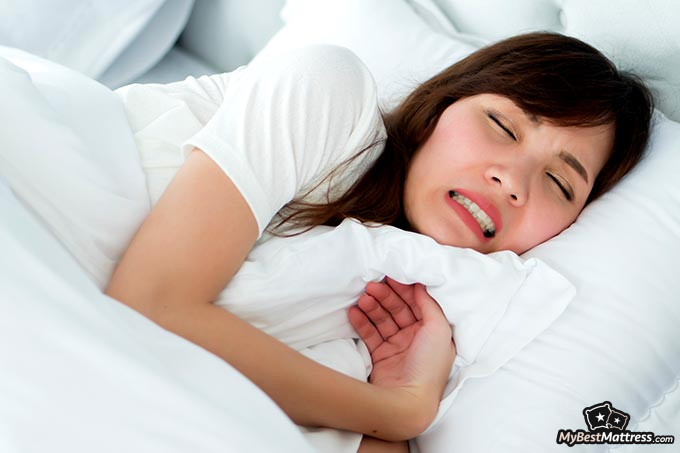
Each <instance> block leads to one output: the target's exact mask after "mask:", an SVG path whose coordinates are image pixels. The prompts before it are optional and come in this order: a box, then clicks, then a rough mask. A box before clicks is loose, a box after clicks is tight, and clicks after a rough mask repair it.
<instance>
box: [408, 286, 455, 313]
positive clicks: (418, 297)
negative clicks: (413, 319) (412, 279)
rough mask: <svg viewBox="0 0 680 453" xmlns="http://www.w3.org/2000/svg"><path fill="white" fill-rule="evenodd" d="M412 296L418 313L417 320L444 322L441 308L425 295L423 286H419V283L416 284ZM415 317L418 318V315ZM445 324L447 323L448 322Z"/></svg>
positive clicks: (425, 291) (430, 297)
mask: <svg viewBox="0 0 680 453" xmlns="http://www.w3.org/2000/svg"><path fill="white" fill-rule="evenodd" d="M414 296H415V297H414V299H415V302H416V305H417V308H418V312H419V314H420V317H419V318H418V319H422V320H424V321H432V320H446V317H445V316H444V312H443V311H442V309H441V307H440V306H439V304H438V303H437V301H436V300H434V299H433V298H432V296H430V295H429V294H428V293H427V290H426V289H425V286H423V285H421V284H420V283H416V285H415V288H414ZM416 316H418V314H416ZM446 322H447V323H448V321H446Z"/></svg>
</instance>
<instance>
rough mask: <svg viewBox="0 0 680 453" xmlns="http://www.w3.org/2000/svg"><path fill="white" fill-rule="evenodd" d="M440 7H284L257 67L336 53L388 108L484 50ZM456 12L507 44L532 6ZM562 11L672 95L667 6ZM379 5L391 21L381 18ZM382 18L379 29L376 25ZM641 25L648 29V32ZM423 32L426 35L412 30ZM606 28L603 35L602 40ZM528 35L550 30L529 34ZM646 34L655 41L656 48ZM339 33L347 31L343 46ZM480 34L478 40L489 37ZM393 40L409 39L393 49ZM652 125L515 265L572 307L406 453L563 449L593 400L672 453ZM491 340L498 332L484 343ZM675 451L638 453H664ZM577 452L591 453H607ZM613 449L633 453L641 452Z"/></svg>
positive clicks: (428, 3) (656, 144)
mask: <svg viewBox="0 0 680 453" xmlns="http://www.w3.org/2000/svg"><path fill="white" fill-rule="evenodd" d="M443 2H444V0H411V1H404V2H402V1H394V0H361V1H354V0H347V1H344V2H333V1H330V0H314V1H308V0H290V1H289V2H288V3H287V7H286V9H285V10H284V11H285V13H286V14H284V15H283V17H284V19H286V21H287V23H286V25H284V28H283V29H282V30H281V31H280V32H279V33H278V34H277V35H276V36H275V37H274V38H273V39H272V41H271V42H270V44H268V46H267V47H266V48H265V49H264V51H263V53H265V54H266V53H268V52H270V51H273V50H276V51H277V52H280V51H283V50H285V49H287V48H294V47H299V46H303V45H305V44H307V43H327V44H340V45H345V46H347V47H348V48H350V49H351V50H353V51H355V52H356V53H357V54H358V55H360V56H361V57H362V59H363V60H364V62H365V63H366V65H367V66H368V67H369V68H370V69H371V70H372V71H375V72H376V74H389V79H386V78H381V77H376V80H377V83H378V94H379V97H380V102H382V103H383V104H389V103H390V102H393V101H394V97H395V93H396V94H397V97H398V96H399V95H403V93H405V91H403V92H398V90H396V91H395V90H393V89H391V83H387V84H386V85H384V84H383V83H384V82H385V81H386V80H409V79H411V78H412V77H413V72H414V71H415V70H416V69H413V67H414V66H417V67H422V68H430V70H431V72H430V73H429V74H428V73H427V71H424V72H423V73H422V74H421V76H422V77H425V78H426V77H428V76H430V75H434V72H435V70H434V67H435V66H436V65H437V64H441V60H440V58H441V56H442V55H446V52H450V54H451V55H452V58H451V61H454V60H455V59H456V55H458V54H457V53H456V52H455V49H456V46H460V47H458V48H459V49H468V48H469V46H470V44H471V43H474V42H475V41H477V42H481V43H483V42H487V41H488V40H489V38H488V37H484V36H479V35H465V34H464V31H465V30H462V29H460V28H459V24H460V23H461V22H459V20H457V19H458V18H457V17H455V14H452V13H451V12H452V10H444V9H443V8H442V9H438V8H437V7H436V6H437V5H436V4H443ZM456 3H457V5H458V6H460V7H461V8H467V11H472V10H474V9H475V8H477V9H482V10H480V11H477V12H476V13H474V16H473V15H472V13H471V15H470V16H469V19H470V23H476V24H478V26H481V25H479V24H483V23H484V21H488V20H492V19H489V16H493V17H494V19H493V20H495V21H496V24H497V25H499V26H500V24H501V23H503V24H508V25H509V24H510V23H511V22H513V23H514V24H515V25H516V28H515V29H514V32H520V31H522V27H521V26H520V24H519V23H518V22H514V20H515V19H517V20H520V19H521V20H525V19H527V18H529V17H536V16H537V15H540V14H541V13H539V12H538V11H536V10H537V9H538V8H537V4H536V3H535V2H530V3H531V8H530V11H529V10H524V9H522V7H523V6H522V5H525V3H526V4H528V3H527V2H518V4H517V5H515V3H512V4H510V3H507V2H456ZM563 3H564V4H565V5H572V7H571V11H572V13H570V14H572V16H573V17H574V19H573V20H572V23H573V24H574V26H576V24H578V23H581V24H584V26H585V24H586V23H590V24H591V29H590V32H591V33H592V35H589V36H593V37H594V36H595V35H597V36H598V37H599V38H598V39H595V40H594V41H595V42H594V43H595V44H597V45H600V46H604V48H605V50H607V49H609V50H608V52H607V53H608V54H609V55H610V56H612V57H614V59H615V60H616V61H618V62H619V63H623V65H624V66H625V67H631V66H630V65H628V64H627V63H628V62H629V58H630V55H633V54H628V53H626V50H627V49H628V48H629V47H631V46H633V47H632V48H631V50H634V51H635V55H638V57H634V58H635V59H636V60H635V62H636V64H637V65H649V64H652V63H653V64H654V65H655V66H656V67H657V68H659V67H661V66H663V70H664V71H663V72H659V71H656V70H651V69H650V70H649V71H647V70H645V69H644V68H643V66H636V67H637V68H638V69H639V72H640V75H641V76H643V77H646V78H647V81H648V82H650V83H651V84H652V85H653V86H661V85H663V84H670V85H671V86H674V87H676V88H677V87H678V86H680V85H678V84H677V82H674V80H675V79H674V78H673V77H677V74H679V73H680V72H679V71H677V62H678V61H680V59H678V58H677V57H674V55H677V51H678V47H677V45H675V46H674V44H673V43H677V42H678V40H677V39H667V36H669V35H670V34H672V33H676V32H677V29H676V28H673V29H670V28H669V27H667V26H666V25H667V24H672V23H675V22H677V20H672V19H671V18H672V17H675V16H674V15H675V14H676V11H677V7H676V6H671V5H668V4H667V3H663V4H661V5H659V7H658V8H657V7H656V5H649V4H645V5H637V6H633V4H632V3H629V2H626V3H625V7H624V8H612V6H611V4H607V5H600V4H599V2H597V3H598V5H599V6H598V5H596V7H595V9H593V11H590V12H584V11H583V10H579V5H581V8H583V9H587V8H589V7H590V5H591V3H589V2H585V3H584V2H563ZM388 4H389V6H388ZM492 4H493V7H489V5H492ZM558 4H559V2H558ZM392 5H394V10H397V11H401V12H402V13H403V14H398V15H397V14H390V9H389V8H390V7H392ZM538 5H540V6H541V8H543V9H542V11H549V13H547V14H545V15H544V17H545V18H553V20H554V18H559V17H560V15H559V14H560V12H559V10H558V9H556V6H555V5H556V3H555V2H552V1H546V2H539V4H538ZM600 6H601V8H600ZM515 7H517V8H520V9H522V11H523V13H522V14H521V15H520V17H515V16H513V13H512V12H511V11H509V10H508V9H509V8H515ZM407 11H409V12H410V13H407ZM378 13H380V14H378ZM445 13H446V14H448V15H449V16H448V18H449V19H450V22H447V16H446V14H445ZM623 14H627V15H628V16H627V19H626V20H628V22H627V23H629V24H630V21H631V20H634V19H635V16H636V15H640V19H641V21H640V22H639V23H637V24H631V26H630V27H628V28H629V29H631V30H632V31H631V35H630V36H628V34H627V33H628V32H627V31H626V30H627V29H628V28H626V27H623V26H622V27H620V29H619V27H618V25H617V24H615V23H614V22H615V21H616V19H615V18H616V17H619V16H620V15H623ZM607 15H611V17H609V16H607ZM386 17H387V18H389V20H383V19H384V18H386ZM598 17H599V19H598ZM652 17H655V18H656V21H657V22H658V25H657V24H650V22H649V21H653V20H654V19H651V18H652ZM367 18H369V19H367ZM532 20H533V19H532ZM570 20H571V19H570ZM475 21H476V22H475ZM574 21H577V22H574ZM610 21H613V22H610ZM423 23H425V24H427V26H428V27H429V29H424V28H423ZM645 24H646V25H645ZM633 25H634V27H633ZM610 26H616V31H615V30H614V29H613V28H611V27H610ZM533 28H534V29H535V28H543V29H550V28H552V27H551V25H550V23H547V22H541V23H540V24H539V25H538V26H536V27H533ZM657 28H658V29H659V30H658V31H659V33H660V34H656V33H657ZM347 30H351V33H352V35H351V36H349V34H348V32H347ZM485 30H486V31H485V33H490V32H496V31H498V30H499V28H498V27H497V28H493V29H492V28H485ZM557 31H560V30H557ZM633 32H634V33H633ZM399 35H403V36H417V37H418V39H409V40H403V41H402V40H399ZM582 37H583V36H582ZM605 41H606V42H605ZM395 42H396V43H398V45H395ZM640 46H644V47H647V46H652V47H654V49H650V50H649V60H648V59H647V55H646V54H645V52H644V51H642V52H641V51H640V48H641V47H640ZM451 49H454V50H453V51H452V50H451ZM612 49H614V50H615V51H614V50H612ZM664 49H665V50H664ZM462 53H465V52H462ZM662 53H663V55H662ZM624 55H629V56H628V57H625V58H623V56H624ZM640 55H642V56H640ZM423 60H424V61H423ZM644 67H649V66H644ZM640 68H643V69H640ZM673 68H676V69H673ZM668 71H670V73H671V74H670V75H669V74H667V72H668ZM400 93H401V94H400ZM661 93H662V95H661V101H662V103H661V108H663V109H664V110H666V111H667V112H669V113H672V108H669V107H668V106H669V105H672V103H673V102H675V101H677V100H678V99H680V96H677V95H674V94H672V93H673V92H672V91H670V92H665V94H664V92H663V91H661ZM657 123H658V124H657V126H656V128H655V130H654V133H653V137H652V143H651V144H650V147H649V151H648V154H649V159H648V160H647V161H646V162H643V164H642V165H641V167H640V168H639V169H638V170H637V171H636V172H635V173H634V174H633V175H630V177H627V178H626V179H625V180H624V181H623V182H622V184H620V185H619V186H618V187H617V188H616V189H615V190H614V191H612V192H611V193H609V194H607V195H606V196H605V197H603V198H602V199H601V200H598V201H597V202H596V203H594V204H593V205H592V206H590V207H589V208H588V209H587V210H586V212H584V214H583V215H582V216H581V217H580V218H579V219H578V220H577V222H576V223H575V224H574V225H573V226H572V227H571V228H570V229H569V230H567V231H566V232H564V233H563V234H561V235H560V236H558V237H557V238H555V239H553V240H551V241H549V242H548V243H546V244H545V245H543V246H542V247H540V248H538V249H536V250H535V251H534V252H531V254H530V255H528V256H532V257H534V256H535V257H538V258H541V259H542V260H544V261H546V262H548V263H549V264H550V265H551V266H552V267H553V268H555V269H556V270H558V271H560V272H561V273H563V274H564V275H565V276H567V277H568V278H569V279H570V280H571V281H573V282H574V283H575V285H576V287H577V291H578V293H577V296H576V299H575V300H574V301H573V302H572V303H571V304H570V306H569V308H568V309H567V311H566V312H565V313H564V314H563V315H562V316H561V317H560V318H559V319H558V321H557V322H556V323H555V324H553V325H552V326H551V327H549V328H548V329H547V330H546V332H544V333H543V334H541V335H540V336H538V337H537V338H536V339H535V340H534V341H533V342H531V343H530V344H529V345H528V346H527V347H526V348H525V349H523V350H522V351H520V352H519V353H518V354H517V355H516V356H515V357H514V358H513V359H512V360H511V361H509V362H508V363H507V364H506V365H504V366H503V367H501V368H500V369H499V370H498V371H496V372H495V373H494V374H493V375H490V376H489V377H487V378H484V379H476V380H473V381H470V382H468V384H467V385H465V386H464V387H463V388H462V389H461V390H460V393H459V394H458V396H457V397H456V403H455V404H454V405H453V406H452V408H451V410H450V411H449V412H448V415H447V416H446V417H445V418H444V419H443V420H442V421H441V423H440V424H439V425H438V426H437V427H436V428H435V429H433V430H432V431H431V432H430V433H428V434H426V435H424V436H421V438H419V440H418V442H417V445H416V444H414V445H413V446H414V447H417V446H419V447H420V448H421V451H422V452H423V453H426V452H447V451H453V450H456V451H468V452H476V451H480V452H481V451H501V450H502V451H509V452H515V451H517V452H524V451H552V450H557V449H558V448H560V449H561V448H563V447H564V446H559V445H557V444H556V443H555V437H556V433H557V430H558V429H560V428H571V429H585V424H584V421H583V415H582V412H581V411H582V410H583V408H584V407H586V406H591V405H593V404H596V403H598V402H600V401H603V400H609V401H611V402H612V404H613V405H614V406H615V407H617V408H620V409H621V410H624V411H626V412H628V413H630V414H631V422H630V425H629V428H628V429H631V430H636V429H637V430H641V431H642V430H648V431H649V430H652V431H654V432H655V433H656V434H671V435H675V437H676V445H677V439H678V438H680V431H678V427H680V412H678V411H677V410H675V408H677V407H679V406H680V392H678V391H677V390H676V389H677V388H678V385H679V384H678V382H679V381H680V352H679V351H678V345H679V342H678V340H677V334H674V333H673V332H674V330H672V328H671V326H677V325H678V324H680V314H678V312H677V309H678V307H680V299H679V298H678V295H679V294H680V279H677V277H676V276H675V273H676V271H675V270H676V269H678V268H679V267H680V261H679V260H680V251H679V250H678V249H677V245H678V244H680V233H679V231H680V216H679V215H678V213H679V212H680V179H678V178H677V177H676V176H677V172H678V169H679V168H680V162H678V156H680V151H679V150H678V143H680V131H678V129H679V128H680V126H678V124H677V123H674V122H672V121H669V120H666V119H662V118H660V117H659V118H657ZM638 318H639V319H640V322H639V323H638V322H637V319H638ZM657 326H658V327H657ZM501 330H502V325H499V326H498V328H497V331H498V332H499V333H500V331H501ZM676 330H677V329H676ZM490 408H492V410H490ZM671 428H672V429H671ZM676 445H669V446H665V447H664V446H661V445H655V446H653V447H649V449H650V451H651V450H652V449H654V451H673V448H674V447H676ZM575 448H579V447H578V446H577V447H575ZM580 448H583V449H587V450H588V451H603V450H606V449H607V448H608V446H607V445H606V444H605V445H599V446H590V447H586V446H581V447H580ZM611 448H614V446H611ZM620 448H621V449H622V450H624V451H636V449H639V448H644V447H640V446H635V445H628V446H622V447H620Z"/></svg>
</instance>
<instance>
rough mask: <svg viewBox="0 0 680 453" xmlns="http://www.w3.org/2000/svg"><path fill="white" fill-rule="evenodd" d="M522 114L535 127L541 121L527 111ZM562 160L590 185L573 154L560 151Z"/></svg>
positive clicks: (585, 172)
mask: <svg viewBox="0 0 680 453" xmlns="http://www.w3.org/2000/svg"><path fill="white" fill-rule="evenodd" d="M522 112H523V113H524V114H525V115H526V117H527V118H529V121H531V122H532V123H533V124H534V125H536V124H539V123H540V122H541V121H540V120H539V119H538V117H537V116H536V115H534V114H533V113H529V112H527V111H526V110H522ZM559 157H560V159H562V160H563V161H564V162H565V163H566V164H567V165H569V166H570V167H571V168H573V169H574V171H575V172H576V173H578V174H579V175H580V176H581V178H583V180H584V181H585V182H586V183H588V172H587V171H586V169H585V167H584V166H583V165H581V162H579V160H578V159H577V158H576V156H574V155H573V154H571V153H569V152H567V151H564V150H562V151H560V154H559Z"/></svg>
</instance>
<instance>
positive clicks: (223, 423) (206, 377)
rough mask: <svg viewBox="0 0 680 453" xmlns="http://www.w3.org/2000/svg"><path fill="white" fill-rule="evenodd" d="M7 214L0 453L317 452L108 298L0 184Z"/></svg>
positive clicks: (201, 356)
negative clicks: (40, 452) (125, 452)
mask: <svg viewBox="0 0 680 453" xmlns="http://www.w3.org/2000/svg"><path fill="white" fill-rule="evenodd" d="M0 212H2V216H0V250H2V259H1V260H0V276H2V278H0V313H2V316H0V363H2V372H1V373H0V395H1V397H0V400H2V404H0V451H2V452H3V453H13V452H34V451H35V452H38V451H52V452H69V453H77V452H91V451H98V452H116V453H119V452H121V451H144V452H163V453H170V452H187V451H201V452H223V451H239V452H247V451H252V452H263V451H290V452H304V451H311V448H310V447H309V446H308V444H307V443H306V441H305V440H304V439H303V438H302V435H301V434H300V432H299V430H298V428H297V427H296V426H295V425H293V423H292V422H291V421H290V420H289V419H288V418H287V417H286V416H285V415H284V414H283V412H282V411H281V410H280V409H279V408H278V407H277V406H276V405H275V404H274V403H273V402H272V401H271V400H270V399H269V398H268V397H267V396H266V395H265V394H264V393H263V392H262V391H260V390H259V389H258V388H257V387H256V386H255V385H253V384H252V383H251V382H250V381H248V380H247V379H246V378H245V377H243V376H242V375H241V374H240V373H238V372H237V371H236V370H234V369H233V368H232V367H230V366H229V365H227V364H226V363H225V362H223V361H222V360H220V359H219V358H217V357H215V356H214V355H212V354H210V353H208V352H207V351H205V350H203V349H201V348H199V347H197V346H195V345H193V344H192V343H190V342H188V341H186V340H184V339H182V338H180V337H178V336H176V335H174V334H172V333H170V332H168V331H165V330H163V329H161V328H160V327H158V326H157V325H155V324H153V323H152V322H150V321H149V320H148V319H146V318H144V317H143V316H141V315H139V314H138V313H137V312H135V311H133V310H131V309H129V308H128V307H126V306H124V305H122V304H120V303H118V302H116V301H114V300H113V299H110V298H108V297H107V296H105V295H103V294H102V293H101V292H100V290H99V289H98V288H97V286H96V285H95V284H94V283H93V282H92V280H90V278H88V276H87V274H86V273H84V272H83V270H82V268H80V267H79V265H78V264H77V263H76V262H75V260H74V259H73V258H72V257H71V256H70V255H69V254H68V253H67V252H66V251H65V250H64V249H63V248H62V247H61V245H60V244H59V242H58V241H57V240H56V239H55V238H54V237H53V236H51V235H50V234H48V233H47V232H46V231H45V230H43V229H42V228H41V227H40V226H39V224H38V223H37V222H36V220H35V219H34V218H33V217H32V215H31V214H30V213H29V212H28V211H26V210H25V209H24V207H23V206H22V205H21V204H20V203H19V202H18V201H17V200H16V198H15V197H14V196H13V194H12V193H11V191H10V189H9V188H8V187H7V186H6V185H5V184H4V182H3V181H2V179H0ZM263 433H266V435H263Z"/></svg>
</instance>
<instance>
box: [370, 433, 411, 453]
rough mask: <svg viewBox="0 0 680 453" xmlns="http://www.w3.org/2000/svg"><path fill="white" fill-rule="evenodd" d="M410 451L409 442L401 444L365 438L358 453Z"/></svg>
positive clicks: (398, 452)
mask: <svg viewBox="0 0 680 453" xmlns="http://www.w3.org/2000/svg"><path fill="white" fill-rule="evenodd" d="M409 451H410V449H409V446H408V441H407V440H402V441H400V442H389V441H385V440H380V439H376V438H375V437H370V436H364V437H363V438H362V439H361V445H359V450H357V453H409Z"/></svg>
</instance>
